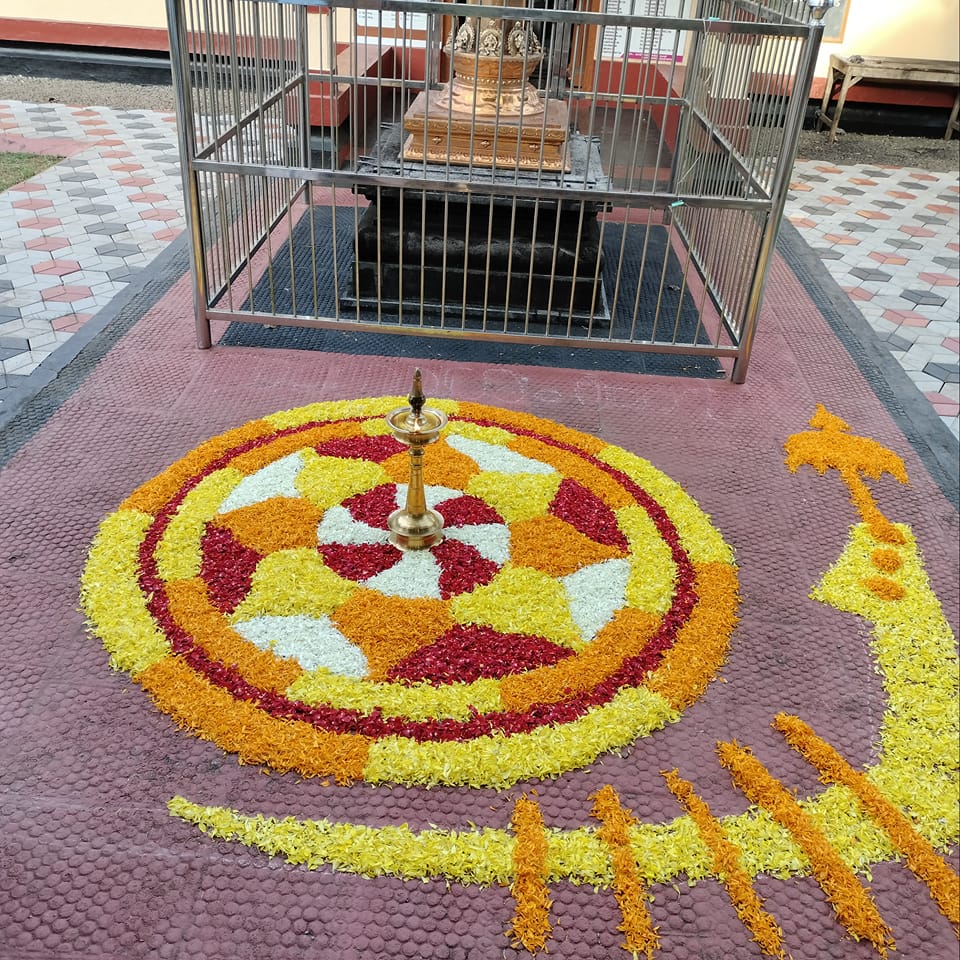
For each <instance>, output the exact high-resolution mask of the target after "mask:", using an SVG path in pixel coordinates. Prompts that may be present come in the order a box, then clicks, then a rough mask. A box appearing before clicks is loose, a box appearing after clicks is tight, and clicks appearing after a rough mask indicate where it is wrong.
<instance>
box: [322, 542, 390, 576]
mask: <svg viewBox="0 0 960 960" xmlns="http://www.w3.org/2000/svg"><path fill="white" fill-rule="evenodd" d="M319 550H320V554H321V556H322V557H323V562H324V563H325V564H326V565H327V566H328V567H329V568H330V569H331V570H332V571H333V572H334V573H336V574H338V575H339V576H341V577H345V578H346V579H348V580H367V579H369V578H370V577H375V576H376V575H377V574H378V573H383V571H384V570H389V569H390V567H392V566H393V565H394V564H395V563H396V562H397V561H398V560H399V559H400V557H401V553H400V551H399V550H398V549H397V548H396V547H395V546H394V545H393V544H392V543H323V544H321V545H320V547H319Z"/></svg>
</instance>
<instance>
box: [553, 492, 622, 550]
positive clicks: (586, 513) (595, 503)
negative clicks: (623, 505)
mask: <svg viewBox="0 0 960 960" xmlns="http://www.w3.org/2000/svg"><path fill="white" fill-rule="evenodd" d="M550 513H552V514H553V516H555V517H559V518H560V519H561V520H566V522H567V523H569V524H570V526H571V527H573V528H574V529H575V530H577V531H579V532H580V533H582V534H583V535H584V536H586V537H590V539H591V540H596V541H597V543H603V544H606V545H607V546H608V547H618V548H619V549H621V550H626V549H627V547H628V546H629V544H628V543H627V538H626V537H625V536H624V535H623V534H622V533H621V532H620V527H619V526H618V525H617V518H616V517H615V516H614V513H613V511H612V510H611V509H610V508H609V507H608V506H607V505H606V504H605V503H604V502H603V501H602V500H601V499H600V498H599V497H598V496H597V495H596V494H595V493H591V492H590V491H589V490H588V489H587V488H586V487H584V486H582V485H581V484H579V483H577V481H576V480H571V479H570V478H569V477H567V478H566V479H564V480H563V481H562V482H561V483H560V488H559V489H558V490H557V495H556V496H555V497H554V498H553V503H552V504H550Z"/></svg>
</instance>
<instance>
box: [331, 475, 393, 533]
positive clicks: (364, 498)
mask: <svg viewBox="0 0 960 960" xmlns="http://www.w3.org/2000/svg"><path fill="white" fill-rule="evenodd" d="M343 505H344V506H345V507H346V508H347V509H348V510H349V511H350V516H351V517H353V519H354V520H359V521H360V522H361V523H366V524H369V525H370V526H371V527H377V528H379V529H380V530H386V529H387V517H389V516H390V514H391V513H393V511H394V510H396V509H397V485H396V484H395V483H384V484H381V485H380V486H379V487H374V488H373V489H372V490H367V492H366V493H358V494H355V495H354V496H352V497H349V498H348V499H346V500H344V501H343Z"/></svg>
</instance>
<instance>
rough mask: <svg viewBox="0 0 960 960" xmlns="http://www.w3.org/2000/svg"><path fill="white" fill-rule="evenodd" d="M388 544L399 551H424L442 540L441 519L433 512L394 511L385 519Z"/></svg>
mask: <svg viewBox="0 0 960 960" xmlns="http://www.w3.org/2000/svg"><path fill="white" fill-rule="evenodd" d="M387 528H388V529H389V530H390V542H391V543H392V544H393V545H394V546H395V547H399V548H400V549H401V550H426V549H427V548H428V547H433V546H436V545H437V544H438V543H440V541H441V540H443V517H441V516H440V514H439V513H437V512H436V511H435V510H427V511H426V512H425V513H408V512H407V511H406V510H394V511H393V513H391V514H390V516H389V517H387Z"/></svg>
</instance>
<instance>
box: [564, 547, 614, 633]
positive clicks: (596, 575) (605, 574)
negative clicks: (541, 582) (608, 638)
mask: <svg viewBox="0 0 960 960" xmlns="http://www.w3.org/2000/svg"><path fill="white" fill-rule="evenodd" d="M629 576H630V561H629V560H627V559H625V558H620V557H617V558H613V559H611V560H604V561H603V562H602V563H594V564H591V565H590V566H589V567H582V568H581V569H580V570H577V571H576V572H574V573H571V574H569V575H568V576H566V577H563V579H562V581H561V582H562V583H563V586H564V589H565V590H566V591H567V598H568V601H569V603H570V615H571V616H572V617H573V622H574V623H575V624H576V625H577V626H578V627H579V628H580V635H581V637H582V638H583V641H584V642H585V643H589V642H590V641H591V640H593V638H594V637H595V636H596V635H597V634H598V633H599V632H600V630H601V629H602V628H603V627H605V626H606V625H607V624H608V623H609V622H610V620H611V618H612V617H613V615H614V614H615V613H616V612H617V611H618V610H619V609H620V608H621V607H622V606H624V605H625V604H626V602H627V601H626V590H627V578H628V577H629Z"/></svg>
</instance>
